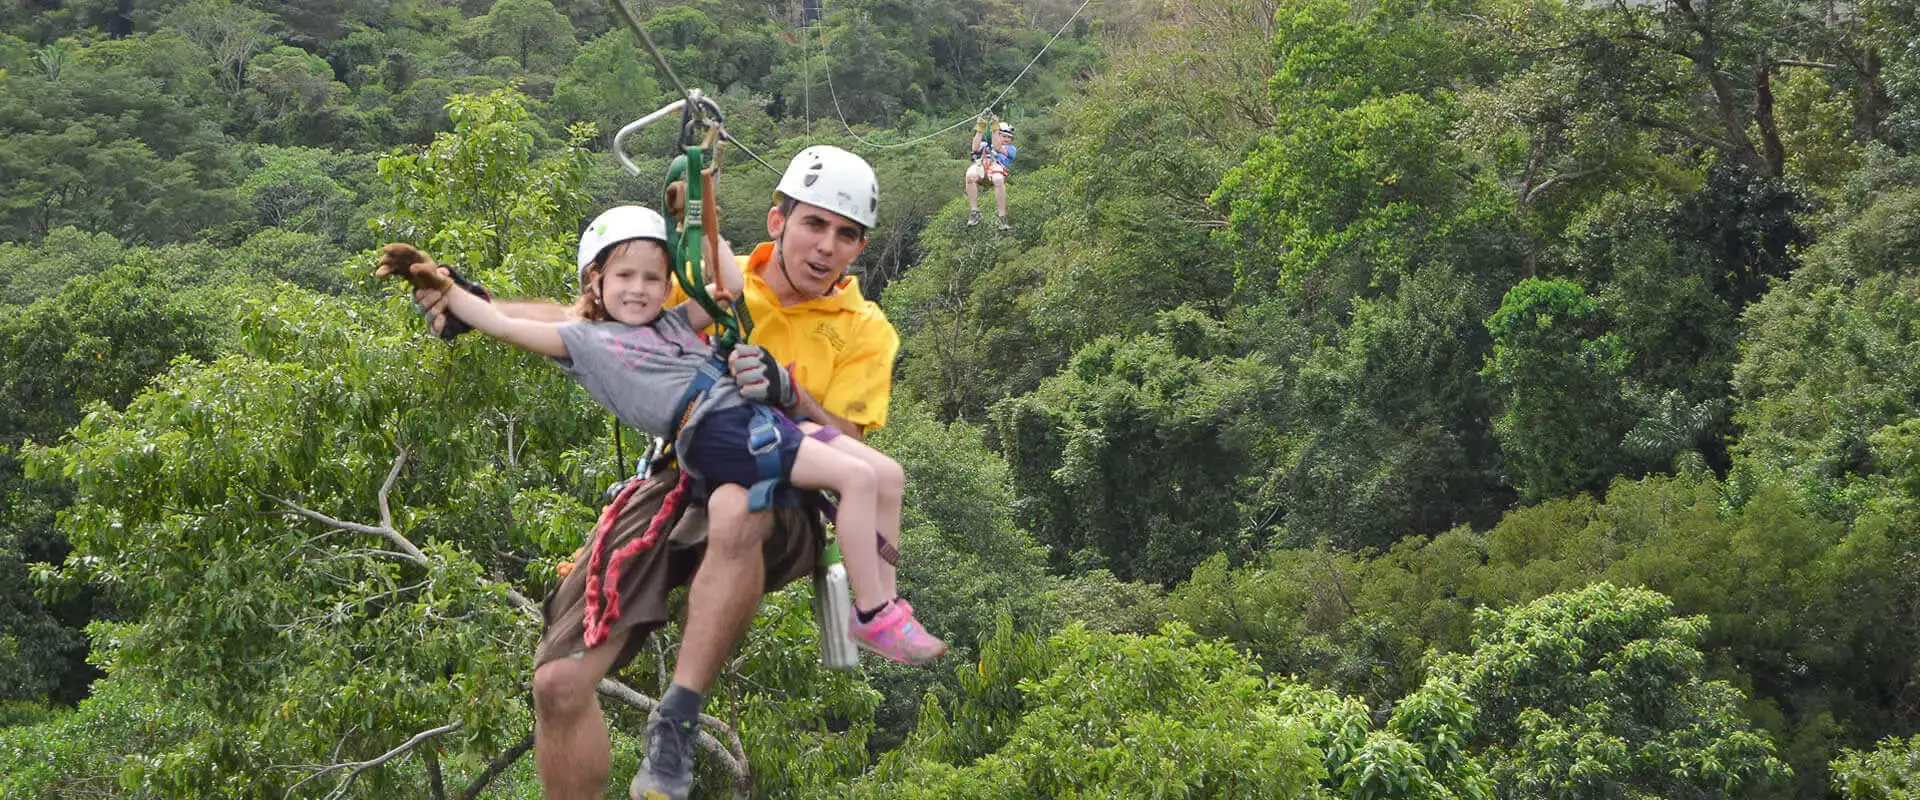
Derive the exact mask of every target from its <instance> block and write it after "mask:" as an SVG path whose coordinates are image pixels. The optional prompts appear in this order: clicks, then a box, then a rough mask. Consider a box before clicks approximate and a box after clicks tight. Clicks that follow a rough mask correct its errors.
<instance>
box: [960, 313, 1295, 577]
mask: <svg viewBox="0 0 1920 800" xmlns="http://www.w3.org/2000/svg"><path fill="white" fill-rule="evenodd" d="M1158 322H1159V325H1160V331H1159V333H1158V335H1153V336H1140V337H1135V338H1132V339H1120V338H1118V337H1114V338H1107V339H1102V340H1099V341H1096V342H1095V343H1093V344H1092V345H1089V346H1087V347H1085V348H1082V349H1081V350H1080V351H1079V352H1078V353H1075V354H1074V358H1073V360H1072V362H1071V363H1069V364H1068V365H1067V367H1066V369H1065V370H1063V371H1062V372H1061V373H1060V374H1059V375H1056V376H1054V377H1052V378H1048V379H1047V380H1046V381H1043V382H1042V384H1041V386H1040V388H1039V389H1038V390H1036V391H1034V392H1033V393H1031V394H1027V395H1023V396H1020V397H1015V398H1010V399H1008V400H1005V401H1003V402H1001V403H1000V404H999V405H997V406H995V408H994V427H993V430H994V434H995V438H997V439H998V440H999V442H1000V445H1001V447H1002V448H1003V450H1004V452H1005V454H1006V458H1007V461H1008V463H1010V464H1012V465H1013V473H1012V475H1013V480H1014V485H1015V487H1016V490H1017V491H1019V492H1020V494H1021V495H1022V496H1025V497H1029V498H1033V499H1034V501H1033V502H1032V503H1030V504H1029V505H1027V506H1025V507H1024V508H1022V509H1021V511H1022V513H1021V520H1022V521H1023V522H1025V523H1026V524H1028V525H1030V526H1031V527H1032V529H1033V530H1034V532H1035V535H1036V536H1037V538H1039V539H1040V541H1042V542H1045V543H1046V544H1048V545H1049V546H1050V547H1052V549H1053V558H1054V565H1055V566H1056V567H1058V568H1065V567H1067V566H1068V565H1069V564H1074V565H1075V566H1079V567H1081V568H1086V567H1091V566H1099V567H1105V568H1107V569H1110V570H1112V571H1113V573H1114V574H1115V575H1117V576H1119V577H1121V578H1122V579H1126V580H1133V579H1139V580H1146V581H1153V582H1158V583H1162V584H1172V583H1174V582H1175V581H1178V580H1180V579H1181V578H1183V577H1185V576H1186V574H1187V573H1188V572H1189V571H1191V570H1192V569H1193V566H1194V565H1195V564H1197V563H1199V562H1200V560H1201V559H1204V558H1205V557H1207V556H1208V555H1210V554H1212V553H1216V552H1226V553H1231V554H1234V555H1235V556H1238V555H1240V554H1243V553H1245V552H1247V550H1248V549H1249V548H1251V547H1253V546H1255V545H1256V544H1257V542H1256V540H1255V539H1254V538H1253V537H1254V536H1255V535H1257V531H1256V530H1253V529H1252V528H1253V525H1251V524H1250V523H1249V521H1248V520H1246V519H1245V518H1244V517H1245V516H1246V515H1247V514H1248V513H1249V512H1248V508H1247V507H1248V505H1249V504H1248V503H1246V502H1245V500H1244V498H1246V497H1247V496H1249V495H1251V494H1252V493H1253V488H1254V487H1252V486H1250V485H1249V483H1250V481H1248V480H1247V478H1248V476H1249V475H1250V474H1255V473H1252V471H1251V470H1250V469H1248V467H1249V465H1250V464H1251V463H1255V462H1256V460H1257V459H1258V458H1259V456H1260V455H1261V451H1262V446H1263V445H1264V444H1265V436H1264V434H1263V433H1262V429H1263V428H1264V427H1265V426H1264V425H1262V424H1261V421H1262V420H1263V419H1266V417H1265V414H1266V413H1268V412H1269V410H1270V408H1271V406H1270V405H1269V404H1268V403H1267V402H1266V401H1268V400H1269V399H1271V398H1272V396H1273V394H1274V391H1275V390H1274V388H1273V387H1274V384H1275V382H1276V376H1275V375H1274V370H1273V369H1272V367H1271V365H1270V364H1269V363H1268V362H1267V361H1266V360H1265V359H1263V358H1260V357H1258V356H1251V357H1245V358H1232V357H1228V356H1229V355H1230V353H1231V349H1232V344H1231V342H1230V340H1227V338H1226V336H1225V331H1224V329H1223V328H1222V326H1220V325H1219V324H1218V323H1216V322H1214V321H1213V320H1211V319H1208V318H1207V317H1206V316H1205V315H1203V314H1200V313H1198V312H1196V311H1194V310H1192V309H1187V308H1183V309H1178V310H1175V311H1169V312H1166V313H1165V314H1162V315H1161V316H1160V318H1159V320H1158ZM1076 561H1079V562H1081V563H1077V564H1076V563H1075V562H1076Z"/></svg>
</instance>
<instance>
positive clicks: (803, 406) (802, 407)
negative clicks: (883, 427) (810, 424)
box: [793, 382, 867, 442]
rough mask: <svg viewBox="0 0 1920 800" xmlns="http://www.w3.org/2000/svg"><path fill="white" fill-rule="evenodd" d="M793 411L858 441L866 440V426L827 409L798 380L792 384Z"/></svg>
mask: <svg viewBox="0 0 1920 800" xmlns="http://www.w3.org/2000/svg"><path fill="white" fill-rule="evenodd" d="M793 411H794V413H796V414H799V415H800V416H803V417H806V418H807V419H810V420H813V421H815V422H818V423H820V424H822V425H832V426H833V427H835V428H839V429H840V432H841V433H844V434H846V435H848V436H851V437H853V438H855V439H858V440H860V441H863V442H864V441H866V440H867V429H866V428H863V427H861V426H860V425H858V424H855V423H854V421H853V420H850V419H847V418H846V417H842V416H839V415H837V414H835V413H833V412H831V411H828V410H827V409H826V406H822V405H820V401H818V400H815V399H813V395H812V394H809V393H808V392H807V387H805V386H801V385H800V384H799V383H798V382H796V383H794V384H793Z"/></svg>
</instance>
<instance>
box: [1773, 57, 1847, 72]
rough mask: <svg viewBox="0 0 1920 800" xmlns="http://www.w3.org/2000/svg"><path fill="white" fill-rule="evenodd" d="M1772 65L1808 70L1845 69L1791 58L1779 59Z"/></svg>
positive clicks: (1835, 65)
mask: <svg viewBox="0 0 1920 800" xmlns="http://www.w3.org/2000/svg"><path fill="white" fill-rule="evenodd" d="M1773 65H1774V66H1776V67H1808V68H1810V69H1846V67H1843V66H1840V65H1839V64H1823V63H1821V62H1818V61H1798V60H1795V59H1791V58H1783V59H1780V60H1779V61H1775V62H1773Z"/></svg>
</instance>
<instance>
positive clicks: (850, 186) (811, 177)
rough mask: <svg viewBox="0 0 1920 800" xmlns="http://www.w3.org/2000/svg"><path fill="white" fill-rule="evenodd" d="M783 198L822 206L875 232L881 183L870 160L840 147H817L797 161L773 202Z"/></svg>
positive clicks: (783, 176) (781, 177)
mask: <svg viewBox="0 0 1920 800" xmlns="http://www.w3.org/2000/svg"><path fill="white" fill-rule="evenodd" d="M783 198H791V199H794V200H798V201H800V202H802V203H806V204H807V205H812V206H819V207H821V208H824V209H826V210H828V211H831V212H833V213H835V214H839V215H840V216H843V217H846V218H847V219H850V220H853V221H854V222H857V223H860V226H861V227H863V228H869V229H871V228H872V227H873V223H874V220H875V219H876V218H878V217H879V215H880V181H879V179H878V178H875V177H874V175H873V167H872V166H871V165H869V164H868V163H867V160H866V159H864V158H861V157H859V156H856V155H854V154H852V153H849V152H847V151H845V150H842V149H840V148H838V147H834V146H832V145H825V144H817V145H814V146H812V147H809V148H807V149H805V150H801V151H800V154H799V155H796V156H794V157H793V163H791V164H788V165H787V171H786V173H785V174H782V175H781V176H780V185H778V186H775V187H774V188H773V202H774V203H776V204H777V203H779V202H780V201H781V200H782V199H783Z"/></svg>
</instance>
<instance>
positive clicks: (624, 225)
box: [575, 206, 667, 290]
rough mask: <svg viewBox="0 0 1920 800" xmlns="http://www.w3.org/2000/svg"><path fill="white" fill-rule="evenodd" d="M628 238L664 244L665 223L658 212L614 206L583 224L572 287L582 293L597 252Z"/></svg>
mask: <svg viewBox="0 0 1920 800" xmlns="http://www.w3.org/2000/svg"><path fill="white" fill-rule="evenodd" d="M629 239H652V240H654V241H656V242H659V243H661V244H666V243H667V220H666V219H665V218H663V217H661V216H660V212H657V211H654V210H653V209H651V208H647V207H646V206H614V207H613V208H609V209H607V210H606V211H602V212H600V216H597V217H594V218H593V221H592V222H589V223H587V229H586V230H584V231H581V232H580V255H579V256H578V257H577V259H576V260H577V261H578V262H579V267H580V274H579V277H578V279H577V281H576V283H575V288H578V289H582V290H584V289H585V288H586V285H587V267H588V266H589V265H591V264H592V263H593V262H594V259H597V258H599V257H600V253H602V252H603V251H605V250H606V249H607V248H609V247H612V246H614V245H616V244H619V243H621V242H624V241H627V240H629Z"/></svg>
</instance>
